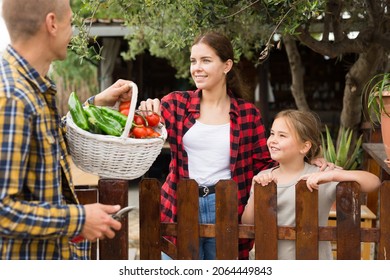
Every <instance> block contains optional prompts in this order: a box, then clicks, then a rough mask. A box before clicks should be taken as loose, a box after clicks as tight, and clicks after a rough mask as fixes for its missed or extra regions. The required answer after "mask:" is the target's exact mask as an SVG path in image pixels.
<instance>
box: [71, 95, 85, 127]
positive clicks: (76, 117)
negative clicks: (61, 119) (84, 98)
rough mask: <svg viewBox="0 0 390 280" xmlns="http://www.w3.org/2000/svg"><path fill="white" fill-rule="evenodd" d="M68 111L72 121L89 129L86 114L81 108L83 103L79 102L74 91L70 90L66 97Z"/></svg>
mask: <svg viewBox="0 0 390 280" xmlns="http://www.w3.org/2000/svg"><path fill="white" fill-rule="evenodd" d="M68 106H69V112H70V115H71V116H72V119H73V122H74V123H75V124H76V125H77V126H78V127H80V128H81V129H83V130H87V131H88V130H89V125H88V120H87V116H86V114H85V112H84V110H83V105H82V104H81V102H80V99H79V98H78V96H77V94H76V92H74V91H73V92H72V93H71V94H70V96H69V99H68Z"/></svg>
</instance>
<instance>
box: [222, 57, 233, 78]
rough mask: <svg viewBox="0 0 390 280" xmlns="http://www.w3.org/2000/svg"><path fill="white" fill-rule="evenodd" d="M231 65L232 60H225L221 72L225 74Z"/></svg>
mask: <svg viewBox="0 0 390 280" xmlns="http://www.w3.org/2000/svg"><path fill="white" fill-rule="evenodd" d="M232 67H233V60H231V59H228V60H227V61H226V62H225V69H224V70H223V72H224V73H225V75H226V74H227V73H228V72H229V71H230V70H231V69H232Z"/></svg>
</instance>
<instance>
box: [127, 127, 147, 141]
mask: <svg viewBox="0 0 390 280" xmlns="http://www.w3.org/2000/svg"><path fill="white" fill-rule="evenodd" d="M131 134H132V135H133V136H134V137H135V138H146V137H147V136H148V134H147V131H146V127H144V126H143V125H139V126H134V127H133V129H132V130H131Z"/></svg>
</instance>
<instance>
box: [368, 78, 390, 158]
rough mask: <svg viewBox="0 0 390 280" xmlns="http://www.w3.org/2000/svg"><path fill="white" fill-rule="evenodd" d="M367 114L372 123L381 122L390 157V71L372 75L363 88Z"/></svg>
mask: <svg viewBox="0 0 390 280" xmlns="http://www.w3.org/2000/svg"><path fill="white" fill-rule="evenodd" d="M363 98H364V99H363V106H364V109H365V110H364V113H365V116H366V118H367V119H368V120H370V122H372V123H380V125H381V132H382V140H383V145H384V147H385V151H386V155H387V159H390V72H389V73H380V74H377V75H375V76H374V77H372V78H371V79H370V80H369V81H368V83H367V84H366V85H365V87H364V89H363Z"/></svg>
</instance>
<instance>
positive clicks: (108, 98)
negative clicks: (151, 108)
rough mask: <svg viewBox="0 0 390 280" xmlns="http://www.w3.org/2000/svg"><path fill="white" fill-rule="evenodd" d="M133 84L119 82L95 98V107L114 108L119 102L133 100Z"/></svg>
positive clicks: (125, 81)
mask: <svg viewBox="0 0 390 280" xmlns="http://www.w3.org/2000/svg"><path fill="white" fill-rule="evenodd" d="M131 95H132V82H131V81H128V80H121V79H120V80H117V81H116V82H115V83H114V84H112V85H111V86H110V87H108V88H106V89H105V90H104V91H102V92H101V93H99V94H98V95H96V96H95V101H94V103H95V105H97V106H114V105H115V103H116V102H117V101H119V102H123V101H128V100H130V99H131Z"/></svg>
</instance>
